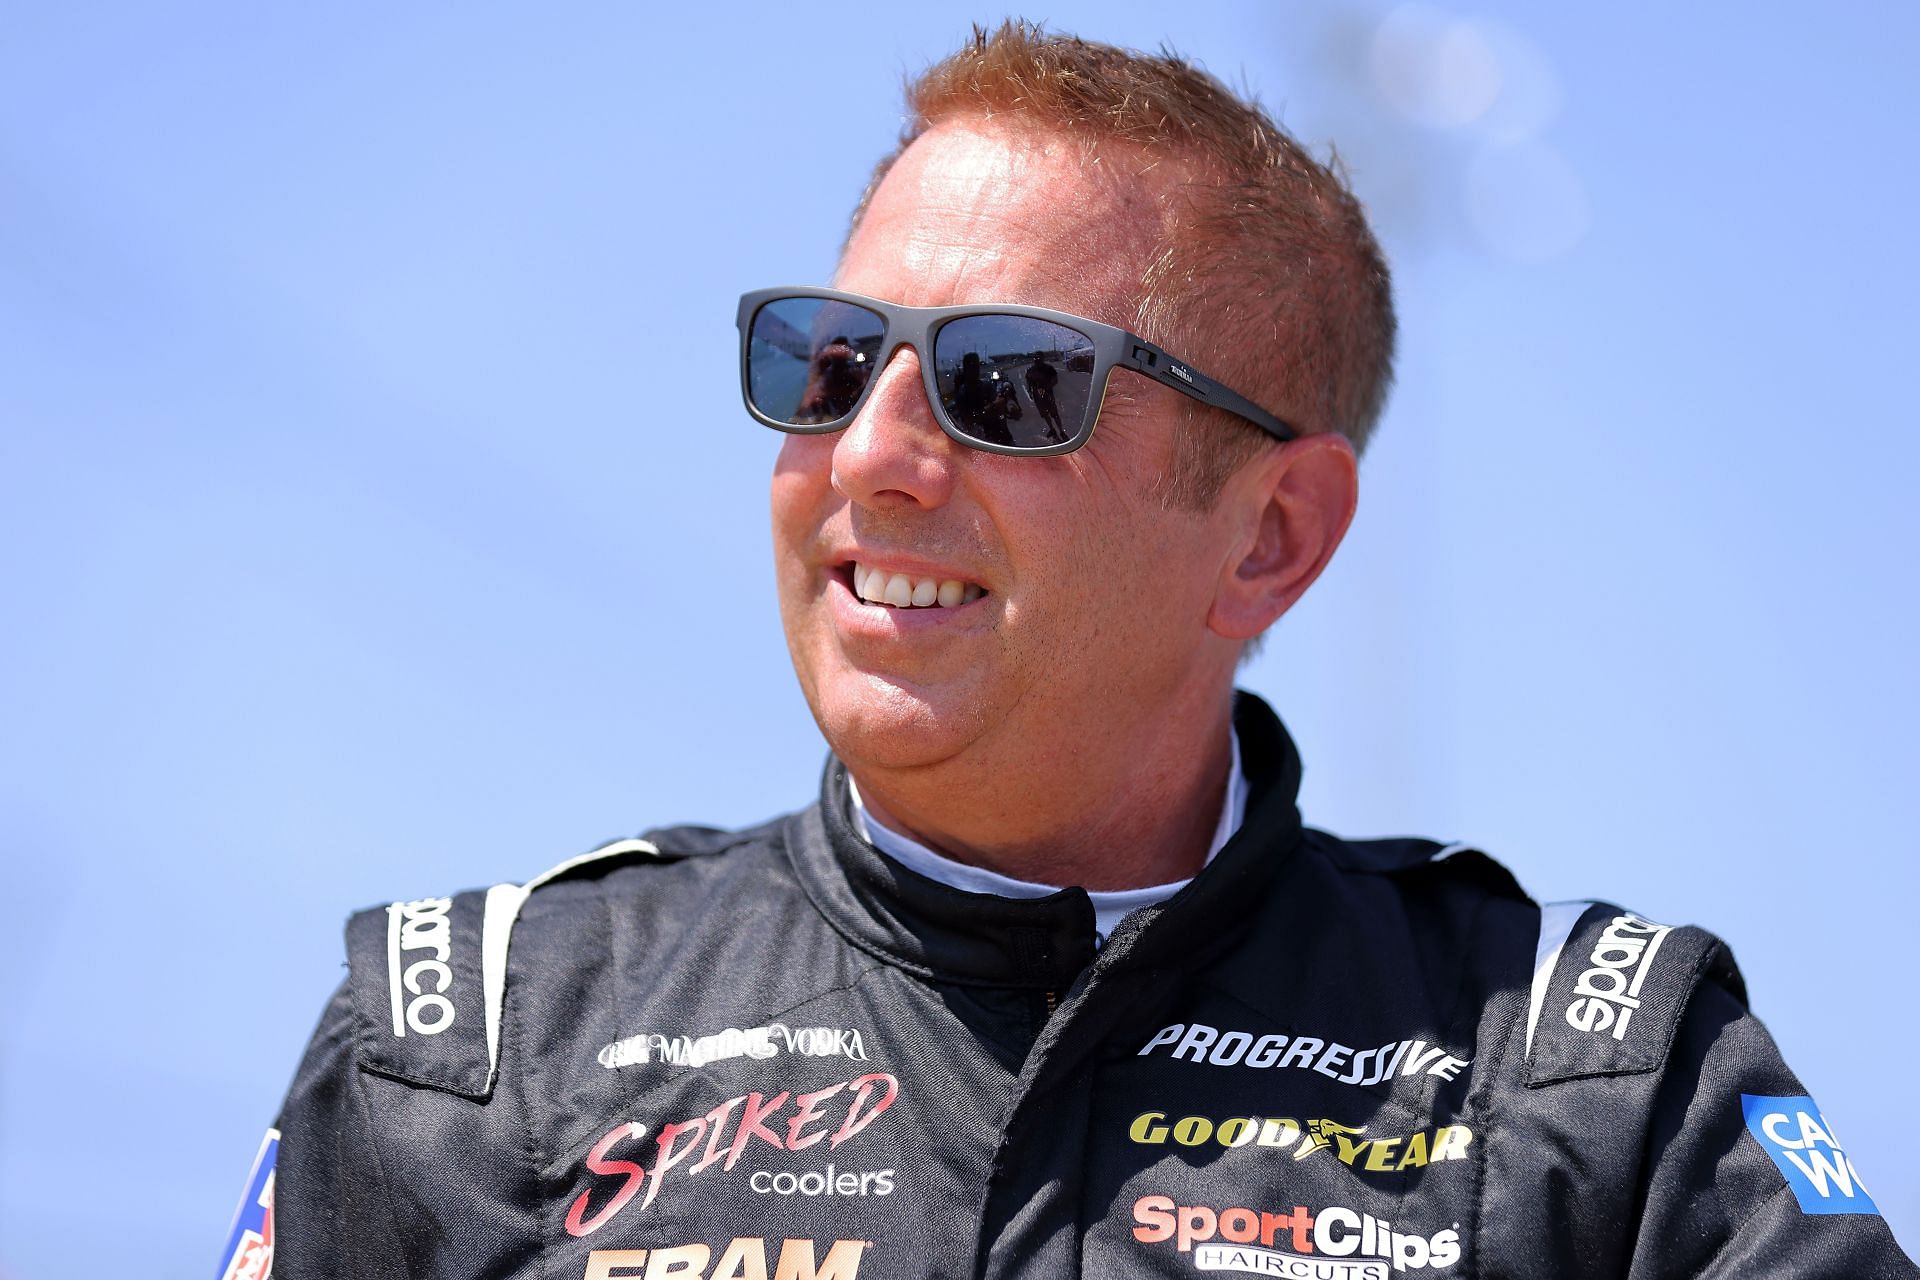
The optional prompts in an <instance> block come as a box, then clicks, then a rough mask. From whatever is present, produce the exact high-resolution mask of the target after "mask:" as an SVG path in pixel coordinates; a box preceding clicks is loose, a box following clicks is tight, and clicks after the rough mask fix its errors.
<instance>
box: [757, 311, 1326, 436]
mask: <svg viewBox="0 0 1920 1280" xmlns="http://www.w3.org/2000/svg"><path fill="white" fill-rule="evenodd" d="M783 298H817V299H819V300H821V301H825V302H844V303H847V304H848V305H850V306H855V307H861V308H864V309H866V310H868V311H871V312H873V313H874V314H875V315H878V316H879V317H880V319H881V322H882V323H883V324H884V325H885V331H884V332H883V334H882V336H881V347H880V349H881V352H882V353H883V354H882V356H881V362H880V370H884V369H885V368H886V364H887V361H889V360H891V359H892V358H893V353H894V352H895V351H897V350H899V349H900V348H901V347H902V346H909V347H912V348H913V350H914V354H915V355H917V356H918V357H919V359H920V372H921V375H922V377H923V380H924V381H925V383H926V391H927V403H928V405H930V406H931V407H932V409H933V416H934V420H935V421H937V422H938V423H939V424H940V429H941V430H942V431H944V432H946V433H947V435H949V436H951V437H952V438H953V439H954V440H957V441H958V442H960V443H961V444H963V445H966V446H967V447H968V448H969V449H984V450H985V451H986V452H988V453H1004V454H1012V455H1015V456H1017V457H1022V458H1043V457H1052V456H1055V455H1058V454H1062V453H1072V452H1073V451H1074V450H1075V449H1078V448H1079V447H1080V446H1082V445H1084V444H1085V443H1086V442H1087V441H1088V440H1090V439H1092V438H1093V428H1094V426H1095V424H1096V423H1098V422H1099V421H1100V407H1101V405H1102V404H1103V403H1104V401H1105V399H1106V394H1107V377H1108V375H1109V374H1111V373H1112V372H1113V370H1114V369H1115V368H1121V369H1131V370H1133V371H1134V372H1135V373H1140V374H1144V375H1146V376H1147V377H1149V378H1152V379H1153V380H1154V381H1155V382H1158V383H1160V384H1161V385H1162V386H1168V387H1172V388H1173V389H1174V390H1175V391H1178V392H1179V393H1180V394H1181V395H1183V396H1187V397H1189V398H1190V399H1194V400H1198V401H1199V402H1200V403H1201V404H1207V405H1212V406H1213V407H1214V408H1216V409H1224V410H1226V411H1227V412H1228V413H1231V414H1233V415H1234V416H1236V417H1239V418H1244V419H1245V420H1246V421H1248V422H1251V423H1252V424H1253V425H1254V426H1256V427H1259V428H1260V429H1261V430H1262V431H1265V432H1266V433H1267V434H1268V435H1270V436H1272V437H1274V439H1276V440H1281V441H1286V440H1292V439H1294V438H1295V437H1296V436H1298V435H1299V432H1298V431H1296V430H1295V429H1294V428H1293V427H1291V426H1289V425H1288V424H1287V423H1285V422H1282V421H1281V420H1280V419H1279V418H1276V417H1274V416H1273V415H1272V414H1270V413H1268V412H1267V411H1266V410H1265V409H1262V408H1261V407H1260V406H1259V405H1257V404H1255V403H1254V402H1253V401H1251V400H1249V399H1247V398H1246V397H1245V396H1243V395H1241V394H1240V393H1239V392H1237V391H1235V390H1234V389H1233V388H1231V387H1229V386H1227V385H1225V384H1224V383H1221V382H1216V381H1215V380H1214V379H1212V378H1209V377H1207V376H1206V375H1205V374H1203V373H1201V372H1200V371H1199V370H1198V369H1195V368H1194V367H1193V366H1192V365H1191V364H1188V363H1187V362H1186V361H1184V360H1179V359H1176V358H1174V357H1173V356H1172V355H1170V354H1169V353H1168V352H1167V351H1166V350H1164V349H1163V348H1161V347H1158V346H1155V345H1154V344H1153V343H1151V342H1148V341H1147V340H1146V339H1145V338H1142V337H1140V336H1139V335H1138V334H1134V333H1129V332H1127V330H1125V329H1121V328H1117V327H1116V326H1114V325H1110V324H1102V323H1100V322H1099V321H1098V320H1089V319H1087V318H1086V317H1085V316H1077V315H1074V314H1072V313H1071V312H1067V311H1051V310H1048V309H1047V308H1045V307H1022V306H1016V305H1014V304H1012V303H986V304H981V305H975V306H958V307H908V306H902V305H900V304H899V303H894V302H884V301H882V300H881V299H879V298H869V297H867V296H866V295H865V294H859V293H847V292H845V291H843V290H840V289H815V288H809V287H806V286H793V287H789V288H776V289H755V290H754V291H753V292H751V293H746V294H742V295H741V297H740V311H739V314H738V315H737V316H736V317H735V320H734V323H735V325H737V326H738V327H739V330H740V394H741V398H742V399H743V400H744V401H745V402H746V406H747V412H748V413H750V414H752V415H753V417H754V418H755V420H757V421H759V422H761V423H764V424H765V425H767V426H769V427H772V428H773V429H774V430H775V431H785V432H789V433H791V434H794V435H825V434H826V433H828V432H831V431H842V430H845V429H846V427H847V426H848V424H850V423H851V422H852V421H853V420H854V418H855V417H857V416H858V415H859V413H860V409H861V406H863V405H864V404H866V401H867V397H868V396H869V395H870V394H872V392H873V388H874V384H876V383H877V382H879V381H880V378H879V371H880V370H876V371H875V373H874V376H871V377H869V378H868V379H867V384H866V386H864V387H862V388H861V389H860V394H859V396H858V397H857V398H856V399H855V400H854V402H853V405H852V407H851V408H849V409H848V410H847V412H846V413H844V414H842V415H841V416H840V417H838V418H835V419H834V420H833V421H831V422H810V423H806V424H804V425H797V424H794V423H791V422H781V421H780V420H778V419H776V418H772V417H769V416H768V415H766V414H764V413H762V412H760V410H759V409H758V408H756V407H755V406H754V403H753V388H752V383H751V381H750V377H751V375H750V373H749V371H748V361H749V359H750V351H751V347H752V342H753V321H754V317H755V316H757V315H758V314H759V313H760V309H761V308H762V307H764V306H766V305H767V304H768V303H770V302H778V301H780V300H781V299H783ZM973 316H1018V317H1021V318H1023V319H1029V320H1045V321H1048V322H1049V323H1052V324H1057V325H1059V326H1061V327H1062V328H1066V329H1071V330H1073V331H1074V332H1075V333H1078V334H1080V335H1081V336H1083V337H1085V338H1087V339H1088V340H1089V341H1091V342H1092V343H1093V379H1092V382H1091V384H1090V387H1089V394H1088V399H1087V414H1086V421H1085V422H1083V423H1081V424H1080V427H1079V429H1078V430H1077V431H1076V432H1075V433H1074V435H1073V436H1072V437H1071V438H1069V439H1067V440H1063V441H1061V442H1059V443H1058V444H1048V445H1038V446H1034V447H1022V446H1020V445H1010V444H994V443H992V442H990V441H986V440H981V439H979V438H977V437H975V436H970V435H968V434H967V433H966V432H965V431H963V430H961V429H960V427H959V425H958V424H956V423H955V422H954V421H953V418H952V415H950V414H949V413H948V412H947V409H946V406H945V405H943V404H942V403H941V401H940V387H939V384H938V382H937V381H936V380H935V379H936V377H937V373H936V370H935V367H934V361H933V343H934V339H935V337H936V336H937V335H938V334H939V332H940V329H941V327H942V326H944V325H946V324H947V323H949V322H950V321H954V320H961V319H965V318H968V317H973Z"/></svg>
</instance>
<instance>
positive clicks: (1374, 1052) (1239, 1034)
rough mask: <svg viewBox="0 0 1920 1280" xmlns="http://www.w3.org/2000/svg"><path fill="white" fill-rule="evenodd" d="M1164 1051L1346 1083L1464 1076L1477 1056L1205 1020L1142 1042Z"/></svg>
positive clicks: (1419, 1043)
mask: <svg viewBox="0 0 1920 1280" xmlns="http://www.w3.org/2000/svg"><path fill="white" fill-rule="evenodd" d="M1154 1053H1164V1054H1166V1055H1167V1056H1168V1057H1172V1058H1182V1059H1185V1060H1186V1061H1188V1062H1197V1063H1204V1064H1206V1065H1207V1066H1210V1067H1236V1066H1237V1067H1265V1068H1272V1069H1274V1070H1286V1069H1288V1068H1294V1069H1297V1070H1301V1071H1316V1072H1318V1073H1320V1074H1321V1075H1323V1076H1325V1077H1326V1078H1327V1079H1329V1080H1336V1081H1338V1082H1339V1083H1341V1084H1360V1085H1373V1084H1379V1083H1380V1082H1381V1081H1382V1080H1389V1079H1392V1078H1393V1077H1394V1076H1418V1075H1428V1076H1435V1077H1437V1078H1439V1079H1441V1080H1455V1079H1458V1078H1459V1076H1460V1073H1461V1072H1462V1071H1463V1070H1465V1069H1466V1067H1467V1065H1468V1064H1469V1063H1470V1062H1471V1061H1472V1059H1470V1058H1461V1057H1456V1056H1454V1055H1453V1054H1450V1053H1448V1052H1447V1051H1446V1049H1444V1048H1443V1047H1441V1046H1440V1045H1437V1044H1428V1043H1427V1042H1426V1041H1425V1040H1395V1041H1392V1042H1390V1043H1388V1044H1383V1045H1377V1046H1374V1047H1372V1048H1366V1049H1355V1048H1352V1047H1350V1046H1348V1045H1344V1044H1341V1043H1340V1042H1339V1041H1337V1040H1322V1039H1319V1038H1317V1037H1315V1036H1293V1037H1291V1038H1289V1037H1287V1036H1283V1035H1263V1036H1256V1035H1254V1034H1253V1033H1252V1032H1250V1031H1224V1032H1223V1031H1221V1030H1220V1029H1219V1028H1218V1027H1210V1026H1208V1025H1206V1024H1205V1023H1203V1022H1195V1023H1192V1024H1188V1023H1184V1022H1176V1023H1174V1024H1173V1025H1172V1026H1168V1027H1162V1028H1160V1030H1158V1031H1156V1032H1154V1033H1153V1036H1152V1037H1151V1038H1150V1039H1149V1040H1148V1041H1147V1042H1146V1043H1145V1044H1144V1045H1142V1046H1140V1055H1139V1056H1141V1057H1146V1056H1148V1055H1149V1054H1154Z"/></svg>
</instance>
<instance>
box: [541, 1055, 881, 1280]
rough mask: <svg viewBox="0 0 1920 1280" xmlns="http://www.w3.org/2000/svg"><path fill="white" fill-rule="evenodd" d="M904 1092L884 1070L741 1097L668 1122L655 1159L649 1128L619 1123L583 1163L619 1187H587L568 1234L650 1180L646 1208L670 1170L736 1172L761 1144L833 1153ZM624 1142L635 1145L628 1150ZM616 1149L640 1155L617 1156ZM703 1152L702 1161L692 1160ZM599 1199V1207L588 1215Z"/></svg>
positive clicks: (582, 1231) (608, 1216)
mask: <svg viewBox="0 0 1920 1280" xmlns="http://www.w3.org/2000/svg"><path fill="white" fill-rule="evenodd" d="M899 1094H900V1082H899V1081H898V1080H896V1079H895V1078H894V1077H893V1076H891V1075H888V1074H887V1073H885V1072H875V1073H874V1074H872V1075H864V1076H855V1077H854V1078H853V1079H851V1080H843V1081H841V1082H840V1083H839V1084H835V1085H829V1086H828V1087H826V1088H824V1089H816V1090H814V1091H813V1092H812V1093H801V1094H792V1093H787V1092H785V1091H782V1092H780V1093H776V1094H774V1095H773V1096H772V1097H770V1098H769V1097H767V1096H765V1095H763V1094H759V1093H747V1094H742V1095H741V1096H740V1097H738V1098H729V1099H727V1100H726V1101H725V1102H723V1103H721V1104H720V1105H719V1106H717V1107H715V1108H714V1109H713V1110H711V1111H709V1112H707V1113H706V1114H705V1115H699V1116H694V1117H692V1118H691V1119H688V1120H681V1121H678V1122H676V1123H674V1124H668V1125H662V1126H661V1128H660V1132H659V1134H658V1135H656V1136H655V1137H654V1139H653V1142H652V1144H651V1146H652V1154H651V1157H650V1158H649V1157H648V1156H647V1155H646V1152H647V1147H646V1146H642V1145H641V1140H642V1139H643V1138H645V1137H646V1136H647V1126H645V1125H643V1124H637V1123H628V1124H621V1125H616V1126H614V1127H613V1128H612V1129H609V1130H608V1131H607V1132H606V1133H605V1134H604V1135H603V1136H602V1137H601V1138H600V1140H599V1141H598V1142H596V1143H594V1144H593V1147H592V1149H591V1150H589V1151H588V1152H587V1155H586V1159H585V1162H584V1163H585V1165H586V1168H587V1172H588V1173H589V1174H592V1175H593V1176H594V1177H595V1178H596V1179H608V1180H611V1182H610V1183H608V1184H605V1185H612V1187H613V1190H612V1193H611V1194H610V1195H607V1194H603V1193H602V1192H600V1191H596V1190H595V1189H591V1188H590V1189H589V1190H586V1191H583V1192H581V1193H580V1195H579V1197H578V1198H577V1199H575V1200H574V1202H573V1206H572V1207H571V1208H569V1209H568V1210H567V1232H568V1234H569V1235H575V1236H584V1235H591V1234H592V1233H593V1232H595V1231H598V1230H599V1229H600V1228H601V1227H604V1226H606V1225H607V1223H608V1222H610V1221H612V1220H613V1217H614V1215H615V1214H618V1213H619V1212H620V1211H621V1210H622V1209H624V1208H626V1207H627V1204H628V1203H629V1202H630V1201H631V1200H632V1199H633V1198H634V1196H635V1195H636V1194H638V1193H639V1192H640V1190H641V1187H642V1186H643V1185H644V1186H645V1188H646V1194H645V1195H644V1196H642V1197H641V1200H640V1207H641V1208H642V1209H645V1208H646V1207H647V1206H648V1205H651V1204H652V1203H653V1199H654V1197H655V1196H657V1195H659V1194H660V1184H661V1183H662V1182H664V1181H665V1180H666V1178H667V1175H669V1174H671V1173H672V1172H673V1171H674V1170H676V1169H680V1168H682V1166H685V1168H684V1172H685V1176H688V1177H692V1176H695V1175H698V1174H701V1173H704V1172H706V1171H707V1170H708V1169H711V1168H712V1167H713V1166H714V1165H716V1164H718V1165H720V1166H721V1167H722V1168H723V1169H732V1168H733V1167H734V1166H735V1165H736V1164H738V1163H740V1157H741V1156H742V1155H744V1154H745V1153H746V1152H747V1150H748V1149H749V1148H750V1147H752V1146H753V1145H754V1144H755V1143H756V1142H757V1143H759V1144H761V1145H763V1146H768V1147H772V1148H773V1149H774V1150H776V1151H804V1150H806V1149H807V1148H808V1147H812V1146H816V1145H818V1144H819V1143H821V1142H823V1141H824V1142H825V1143H826V1144H827V1149H828V1150H836V1149H838V1148H839V1146H840V1144H841V1143H843V1142H847V1141H849V1140H850V1139H852V1138H854V1137H857V1136H858V1135H859V1134H860V1133H861V1132H863V1131H864V1130H865V1129H866V1128H867V1126H868V1125H870V1124H872V1123H873V1122H874V1121H875V1120H877V1119H879V1118H880V1116H881V1115H882V1114H883V1113H884V1112H885V1111H886V1109H887V1108H888V1107H891V1106H892V1105H893V1103H894V1099H895V1098H897V1097H898V1096H899ZM836 1119H837V1120H838V1121H839V1123H838V1124H835V1120H836ZM623 1147H630V1148H631V1149H630V1150H625V1151H623V1150H622V1148H623ZM616 1153H617V1154H619V1155H623V1156H624V1155H632V1156H637V1157H640V1158H638V1159H618V1158H616ZM696 1153H697V1154H698V1155H699V1159H698V1160H695V1161H694V1162H693V1163H692V1164H688V1163H687V1162H688V1161H689V1160H692V1159H693V1157H694V1156H695V1154H696ZM769 1189H770V1190H771V1189H772V1188H771V1187H769ZM889 1190H891V1179H889ZM853 1194H861V1193H860V1192H858V1191H856V1192H854V1193H853ZM880 1194H882V1195H884V1194H886V1192H881V1193H880ZM596 1200H597V1201H599V1202H600V1203H599V1207H598V1208H595V1209H593V1210H592V1211H591V1212H589V1211H588V1208H589V1206H590V1205H591V1204H593V1203H594V1202H595V1201H596ZM649 1265H651V1264H649ZM673 1274H676V1275H677V1274H679V1273H677V1272H676V1273H673ZM721 1274H723V1275H726V1274H732V1273H730V1272H722V1273H721Z"/></svg>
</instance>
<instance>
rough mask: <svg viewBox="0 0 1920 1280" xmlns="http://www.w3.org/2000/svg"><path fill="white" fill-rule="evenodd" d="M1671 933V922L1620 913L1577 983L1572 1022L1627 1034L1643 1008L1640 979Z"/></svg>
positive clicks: (1569, 1019)
mask: <svg viewBox="0 0 1920 1280" xmlns="http://www.w3.org/2000/svg"><path fill="white" fill-rule="evenodd" d="M1672 932H1673V927H1672V926H1671V925H1664V924H1655V923H1653V922H1652V921H1651V920H1642V919H1641V918H1640V917H1639V916H1636V915H1632V914H1628V915H1624V916H1615V917H1614V918H1613V920H1612V922H1611V923H1609V924H1608V925H1607V927H1606V929H1605V931H1603V932H1602V933H1601V935H1600V941H1599V942H1598V943H1597V944H1596V945H1595V946H1594V948H1593V954H1592V955H1590V956H1588V957H1587V964H1588V966H1589V967H1588V968H1587V969H1586V970H1585V971H1584V972H1583V973H1581V975H1580V977H1579V978H1578V979H1577V980H1576V981H1575V982H1574V984H1573V994H1574V1000H1573V1003H1572V1004H1569V1005H1568V1006H1567V1015H1566V1016H1567V1023H1568V1025H1569V1026H1573V1027H1577V1028H1579V1029H1580V1030H1582V1031H1609V1029H1611V1030H1610V1034H1611V1035H1612V1036H1613V1038H1614V1039H1615V1040H1620V1039H1623V1038H1625V1036H1626V1034H1627V1022H1628V1021H1629V1020H1630V1019H1631V1018H1632V1017H1633V1011H1634V1010H1635V1009H1638V1008H1639V1007H1640V984H1641V983H1643V982H1645V981H1646V979H1647V970H1648V968H1650V967H1651V966H1652V964H1653V957H1654V953H1656V952H1657V951H1659V950H1660V944H1661V942H1663V941H1665V939H1666V936H1667V935H1668V934H1670V933H1672Z"/></svg>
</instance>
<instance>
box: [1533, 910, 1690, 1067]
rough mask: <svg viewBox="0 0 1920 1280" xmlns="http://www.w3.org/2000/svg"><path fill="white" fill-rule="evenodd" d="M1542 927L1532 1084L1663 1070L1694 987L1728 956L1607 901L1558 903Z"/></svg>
mask: <svg viewBox="0 0 1920 1280" xmlns="http://www.w3.org/2000/svg"><path fill="white" fill-rule="evenodd" d="M1540 919H1541V935H1540V942H1539V947H1538V951H1537V953H1536V961H1537V967H1536V969H1535V971H1534V981H1533V991H1532V993H1531V1001H1530V1005H1529V1010H1528V1023H1527V1070H1526V1082H1527V1084H1528V1085H1529V1086H1534V1087H1537V1086H1540V1085H1546V1084H1552V1083H1554V1082H1555V1081H1558V1080H1573V1079H1578V1078H1581V1077H1584V1076H1606V1075H1632V1074H1637V1073H1640V1072H1646V1071H1652V1070H1654V1069H1656V1068H1658V1067H1659V1066H1661V1064H1663V1063H1664V1062H1665V1061H1666V1059H1667V1051H1668V1050H1669V1049H1670V1048H1671V1047H1672V1044H1673V1036H1674V1032H1675V1031H1676V1030H1677V1029H1678V1027H1679V1025H1680V1017H1681V1015H1682V1014H1683V1013H1684V1012H1685V1011H1686V1006H1687V1000H1688V998H1689V997H1690V996H1691V995H1692V994H1693V990H1694V987H1695V986H1696V985H1697V984H1698V982H1699V981H1700V978H1701V977H1702V975H1703V974H1704V973H1705V972H1706V971H1707V970H1708V968H1709V967H1710V966H1712V965H1714V964H1715V963H1716V962H1717V961H1721V960H1722V959H1723V958H1724V957H1725V948H1724V947H1723V946H1722V945H1721V943H1720V940H1719V939H1718V938H1716V937H1714V936H1713V935H1712V934H1710V933H1708V932H1707V931H1706V930H1704V929H1696V928H1694V927H1692V926H1691V925H1682V926H1674V925H1665V924H1656V923H1655V922H1654V921H1651V920H1648V919H1646V918H1644V917H1642V916H1638V915H1635V914H1634V913H1633V912H1631V911H1628V910H1626V909H1624V908H1622V907H1617V906H1614V905H1612V904H1611V903H1606V902H1593V903H1584V902H1576V903H1550V904H1548V905H1547V906H1546V907H1543V908H1542V909H1541V913H1540Z"/></svg>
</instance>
